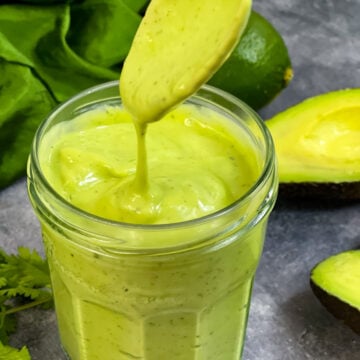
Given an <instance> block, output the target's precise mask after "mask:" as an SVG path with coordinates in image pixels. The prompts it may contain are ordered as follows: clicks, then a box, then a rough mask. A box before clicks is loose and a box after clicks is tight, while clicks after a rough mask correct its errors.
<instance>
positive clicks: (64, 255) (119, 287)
mask: <svg viewBox="0 0 360 360" xmlns="http://www.w3.org/2000/svg"><path fill="white" fill-rule="evenodd" d="M187 102H189V103H191V104H195V105H196V106H200V107H205V108H208V109H211V111H214V112H217V113H219V114H221V116H223V117H225V118H226V121H229V122H231V123H232V126H234V124H235V126H236V127H238V128H239V131H241V132H242V133H243V134H245V135H246V137H247V139H248V141H249V143H251V146H252V148H253V155H254V161H255V160H256V161H258V162H259V163H260V165H261V169H260V172H259V176H258V178H257V180H256V181H255V182H254V184H253V185H252V186H251V187H250V189H249V190H248V191H247V192H246V193H245V194H244V195H243V196H241V197H240V198H239V199H237V200H236V201H235V202H233V203H232V204H230V205H229V206H227V207H226V208H224V209H220V210H218V211H216V212H215V213H212V214H209V215H206V216H203V217H201V218H198V219H194V220H189V221H184V222H179V223H173V224H160V225H146V224H128V223H121V222H116V221H112V220H108V219H104V218H101V217H99V216H95V215H91V214H90V213H87V212H86V211H83V210H80V209H78V208H77V207H75V206H74V205H72V204H71V203H69V202H68V201H66V200H65V199H63V198H62V197H61V196H60V195H59V194H58V193H57V192H56V191H55V190H54V189H53V188H52V186H51V185H50V184H49V182H48V181H47V179H46V178H45V176H44V174H43V172H42V169H41V164H40V163H39V156H38V155H39V154H38V152H39V147H40V145H41V143H42V140H43V138H44V136H46V134H47V132H48V131H49V130H50V129H51V128H52V127H53V126H54V125H56V124H58V123H60V122H63V121H68V120H71V119H73V118H75V117H76V116H77V115H79V114H83V113H84V112H86V111H89V110H91V109H94V108H96V107H98V106H102V105H104V104H108V105H111V106H121V99H120V98H119V91H118V82H110V83H106V84H103V85H99V86H97V87H94V88H91V89H89V90H87V91H84V92H82V93H80V94H79V95H77V96H75V97H73V98H72V99H70V100H69V101H67V102H65V103H64V104H62V105H60V106H59V107H58V108H57V109H55V110H54V111H53V113H51V114H50V115H49V117H48V118H47V119H46V120H45V121H44V123H43V124H42V125H41V126H40V128H39V130H38V132H37V134H36V136H35V139H34V143H33V148H32V151H31V155H30V158H29V163H28V192H29V197H30V200H31V203H32V205H33V207H34V210H35V212H36V214H37V217H38V219H39V221H40V223H41V228H42V234H43V241H44V244H45V248H46V255H47V259H48V261H49V265H50V271H51V280H52V286H53V293H54V298H55V307H56V314H57V319H58V326H59V331H60V337H61V343H62V345H63V348H64V350H65V352H66V354H67V356H68V357H69V358H70V359H71V360H96V359H97V360H122V359H124V360H125V359H144V360H170V359H171V360H212V359H213V360H238V359H239V358H240V356H241V352H242V348H243V341H244V335H245V329H246V322H247V316H248V311H249V304H250V298H251V288H252V283H253V280H254V275H255V271H256V268H257V266H258V262H259V259H260V256H261V253H262V247H263V241H264V237H265V230H266V224H267V219H268V216H269V213H270V211H271V209H272V208H273V205H274V202H275V200H276V195H277V186H278V180H277V173H276V161H275V155H274V147H273V143H272V140H271V137H270V134H269V132H268V131H267V129H266V127H265V126H264V124H263V122H262V120H261V119H260V118H259V117H258V116H257V115H256V113H255V112H253V111H252V110H251V109H250V108H249V107H248V106H246V104H244V103H242V102H241V101H240V100H238V99H236V98H234V97H233V96H231V95H229V94H227V93H224V92H223V91H220V90H218V89H215V88H212V87H209V86H204V87H203V88H201V89H200V90H199V91H198V92H197V93H196V94H194V95H193V96H192V97H191V98H189V99H188V100H187ZM255 157H256V159H255Z"/></svg>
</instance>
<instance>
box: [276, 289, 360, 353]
mask: <svg viewBox="0 0 360 360" xmlns="http://www.w3.org/2000/svg"><path fill="white" fill-rule="evenodd" d="M281 312H282V314H281V317H283V318H285V321H284V323H285V324H288V325H289V326H288V329H286V330H287V331H288V333H289V336H290V337H291V338H292V339H294V340H295V341H296V344H295V346H296V347H300V348H302V349H304V352H305V353H304V359H316V360H355V359H360V337H359V336H358V335H356V334H355V333H354V332H353V331H352V330H350V329H349V328H347V327H346V326H345V325H343V324H342V322H341V321H340V320H337V319H335V318H334V317H333V316H332V315H331V314H330V313H329V312H327V311H326V309H325V308H323V307H322V305H321V304H320V303H319V302H318V300H317V299H316V297H315V295H314V294H313V293H312V292H311V290H310V288H309V290H308V291H304V292H301V293H298V294H296V295H295V296H293V297H292V298H290V299H289V300H288V301H286V302H285V303H284V304H282V306H281Z"/></svg>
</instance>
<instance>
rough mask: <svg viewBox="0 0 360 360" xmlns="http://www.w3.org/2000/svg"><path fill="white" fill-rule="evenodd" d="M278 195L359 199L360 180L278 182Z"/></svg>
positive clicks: (344, 199) (345, 199)
mask: <svg viewBox="0 0 360 360" xmlns="http://www.w3.org/2000/svg"><path fill="white" fill-rule="evenodd" d="M279 195H280V196H283V197H285V198H289V199H297V198H301V199H318V200H341V201H357V200H360V181H354V182H341V183H331V182H304V183H295V182H289V183H280V186H279Z"/></svg>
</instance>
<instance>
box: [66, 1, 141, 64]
mask: <svg viewBox="0 0 360 360" xmlns="http://www.w3.org/2000/svg"><path fill="white" fill-rule="evenodd" d="M142 2H143V1H142ZM135 5H140V4H134V6H135ZM70 14H71V26H70V28H69V32H68V34H67V36H66V39H67V41H68V44H69V46H70V47H71V48H72V49H73V50H74V51H75V52H76V53H77V54H78V55H80V56H81V57H83V58H84V59H86V60H88V61H89V62H91V63H94V64H97V65H101V66H105V67H111V66H114V65H116V64H119V63H121V62H122V61H124V59H125V57H126V55H127V53H128V51H129V49H130V46H131V43H132V40H133V37H134V35H135V32H136V30H137V28H138V26H139V24H140V21H141V16H140V15H139V14H138V13H137V12H136V11H134V10H132V9H131V8H130V7H128V6H127V5H125V4H124V2H123V1H122V0H86V1H84V2H83V3H79V4H75V5H73V6H71V13H70Z"/></svg>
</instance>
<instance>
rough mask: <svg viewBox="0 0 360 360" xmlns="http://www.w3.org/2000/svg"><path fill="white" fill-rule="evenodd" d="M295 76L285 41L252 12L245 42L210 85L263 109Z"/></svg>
mask: <svg viewBox="0 0 360 360" xmlns="http://www.w3.org/2000/svg"><path fill="white" fill-rule="evenodd" d="M292 75H293V72H292V68H291V61H290V57H289V53H288V50H287V47H286V45H285V42H284V40H283V38H282V37H281V35H280V34H279V32H278V31H277V30H276V29H275V28H274V27H273V26H272V25H271V24H270V23H269V22H268V21H267V20H266V19H265V18H264V17H263V16H261V15H260V14H258V13H256V12H254V11H252V13H251V16H250V19H249V22H248V24H247V27H246V29H245V32H244V34H243V36H242V37H241V40H240V41H239V42H238V44H237V46H236V47H235V49H234V50H233V52H232V53H231V55H230V57H229V58H228V59H227V61H226V62H225V63H224V64H223V66H222V67H221V68H220V69H219V70H218V71H217V72H216V73H215V75H214V76H213V77H212V78H211V79H210V81H209V82H208V83H209V84H211V85H213V86H216V87H218V88H220V89H223V90H225V91H227V92H229V93H231V94H233V95H235V96H236V97H238V98H239V99H241V100H243V101H244V102H246V103H247V104H248V105H250V106H251V107H253V108H254V109H259V108H261V107H263V106H264V105H266V104H267V103H269V102H270V101H271V100H272V99H274V97H275V96H276V95H277V94H279V92H280V91H281V90H282V89H283V88H285V87H286V86H287V84H288V83H289V82H290V80H291V78H292Z"/></svg>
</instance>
